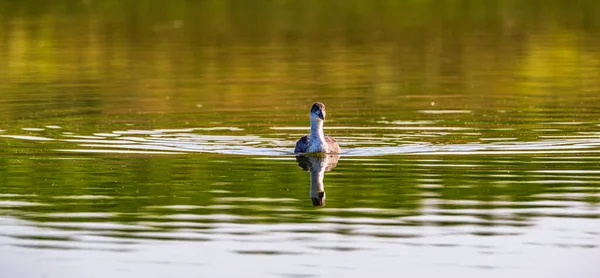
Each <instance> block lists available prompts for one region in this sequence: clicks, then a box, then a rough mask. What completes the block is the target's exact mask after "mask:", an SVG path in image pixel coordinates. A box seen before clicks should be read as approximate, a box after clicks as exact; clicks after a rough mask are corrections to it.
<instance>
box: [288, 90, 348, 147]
mask: <svg viewBox="0 0 600 278" xmlns="http://www.w3.org/2000/svg"><path fill="white" fill-rule="evenodd" d="M325 116H326V111H325V105H324V104H323V103H320V102H315V103H314V104H313V105H312V107H311V108H310V134H307V135H304V136H302V138H300V140H298V142H296V148H295V149H294V153H327V154H339V153H341V152H342V150H341V148H340V145H339V144H338V143H337V141H336V140H335V138H333V137H331V136H328V135H326V134H325V133H324V132H323V123H324V122H325Z"/></svg>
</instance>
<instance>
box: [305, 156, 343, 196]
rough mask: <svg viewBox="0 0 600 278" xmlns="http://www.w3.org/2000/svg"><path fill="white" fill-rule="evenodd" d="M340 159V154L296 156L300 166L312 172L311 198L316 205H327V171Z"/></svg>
mask: <svg viewBox="0 0 600 278" xmlns="http://www.w3.org/2000/svg"><path fill="white" fill-rule="evenodd" d="M339 159H340V156H339V155H325V156H304V155H299V156H296V161H297V162H298V166H300V167H301V168H302V169H304V171H308V172H310V199H311V200H312V204H313V206H315V207H323V206H325V184H323V178H324V177H325V172H329V171H331V170H332V169H333V168H335V166H337V163H338V161H339Z"/></svg>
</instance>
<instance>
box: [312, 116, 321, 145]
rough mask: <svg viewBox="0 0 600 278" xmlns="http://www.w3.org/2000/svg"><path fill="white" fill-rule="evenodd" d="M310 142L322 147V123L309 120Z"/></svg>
mask: <svg viewBox="0 0 600 278" xmlns="http://www.w3.org/2000/svg"><path fill="white" fill-rule="evenodd" d="M310 142H314V143H318V144H319V145H323V144H324V143H325V133H323V121H319V120H316V119H311V120H310ZM314 143H312V144H314Z"/></svg>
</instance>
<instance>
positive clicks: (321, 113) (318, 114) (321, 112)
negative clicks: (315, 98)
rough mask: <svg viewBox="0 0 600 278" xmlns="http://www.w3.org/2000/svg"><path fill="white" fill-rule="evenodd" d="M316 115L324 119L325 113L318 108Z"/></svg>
mask: <svg viewBox="0 0 600 278" xmlns="http://www.w3.org/2000/svg"><path fill="white" fill-rule="evenodd" d="M317 116H319V119H321V120H323V121H324V120H325V113H323V111H321V110H319V111H317Z"/></svg>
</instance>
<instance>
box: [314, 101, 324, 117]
mask: <svg viewBox="0 0 600 278" xmlns="http://www.w3.org/2000/svg"><path fill="white" fill-rule="evenodd" d="M310 119H311V120H312V119H320V120H321V121H324V120H325V104H323V103H320V102H315V104H313V105H312V107H311V108H310Z"/></svg>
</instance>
